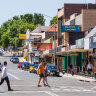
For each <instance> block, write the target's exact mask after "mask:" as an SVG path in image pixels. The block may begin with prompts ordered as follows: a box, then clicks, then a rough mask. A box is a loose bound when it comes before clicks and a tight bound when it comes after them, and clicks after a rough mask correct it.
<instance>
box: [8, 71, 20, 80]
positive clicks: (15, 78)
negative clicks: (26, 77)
mask: <svg viewBox="0 0 96 96" xmlns="http://www.w3.org/2000/svg"><path fill="white" fill-rule="evenodd" d="M8 74H9V75H10V76H12V77H13V78H15V79H17V80H21V79H20V78H19V77H17V76H15V75H12V74H10V73H8Z"/></svg>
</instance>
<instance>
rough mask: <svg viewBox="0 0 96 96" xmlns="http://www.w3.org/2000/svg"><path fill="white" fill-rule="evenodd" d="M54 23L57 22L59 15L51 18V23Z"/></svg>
mask: <svg viewBox="0 0 96 96" xmlns="http://www.w3.org/2000/svg"><path fill="white" fill-rule="evenodd" d="M54 23H55V24H57V16H55V17H53V19H52V20H50V25H52V24H54Z"/></svg>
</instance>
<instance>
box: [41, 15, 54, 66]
mask: <svg viewBox="0 0 96 96" xmlns="http://www.w3.org/2000/svg"><path fill="white" fill-rule="evenodd" d="M42 15H44V16H46V17H48V18H51V19H53V17H51V16H48V15H46V14H42ZM55 36H56V23H54V65H55V64H56V62H55V58H56V41H55V39H56V38H55Z"/></svg>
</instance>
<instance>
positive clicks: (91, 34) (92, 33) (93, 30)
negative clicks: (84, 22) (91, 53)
mask: <svg viewBox="0 0 96 96" xmlns="http://www.w3.org/2000/svg"><path fill="white" fill-rule="evenodd" d="M95 34H96V26H95V27H94V28H93V29H92V30H91V31H90V32H89V34H88V35H87V36H85V38H89V37H91V36H94V35H95Z"/></svg>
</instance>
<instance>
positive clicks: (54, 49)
mask: <svg viewBox="0 0 96 96" xmlns="http://www.w3.org/2000/svg"><path fill="white" fill-rule="evenodd" d="M54 25H55V27H54V28H55V31H54V65H56V62H55V58H56V46H55V44H56V41H55V39H56V38H55V34H56V24H54Z"/></svg>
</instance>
